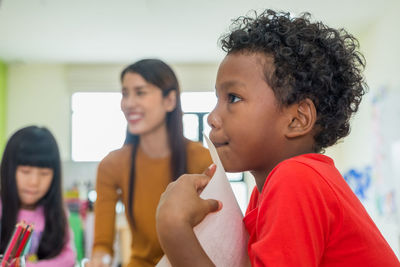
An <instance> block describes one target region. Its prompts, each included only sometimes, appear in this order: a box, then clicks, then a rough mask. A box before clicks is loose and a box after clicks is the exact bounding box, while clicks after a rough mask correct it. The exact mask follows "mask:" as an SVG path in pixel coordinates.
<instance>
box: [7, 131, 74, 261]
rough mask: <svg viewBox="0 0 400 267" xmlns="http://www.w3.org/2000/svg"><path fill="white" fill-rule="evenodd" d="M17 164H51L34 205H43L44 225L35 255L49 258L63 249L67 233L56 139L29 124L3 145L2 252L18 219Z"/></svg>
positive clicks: (36, 165)
mask: <svg viewBox="0 0 400 267" xmlns="http://www.w3.org/2000/svg"><path fill="white" fill-rule="evenodd" d="M19 165H28V166H34V167H43V168H51V169H52V170H53V173H54V176H53V180H52V182H51V185H50V188H49V190H48V192H47V193H46V195H45V196H44V197H43V198H42V199H40V200H39V202H38V203H37V205H41V206H43V209H44V217H45V227H44V231H43V234H42V237H41V239H40V243H39V248H38V252H37V256H38V258H39V259H50V258H53V257H55V256H57V255H58V254H59V253H60V252H61V250H62V249H63V247H64V245H65V242H66V240H67V239H66V236H67V219H66V215H65V210H64V205H63V199H62V187H61V161H60V153H59V150H58V146H57V142H56V140H55V138H54V136H53V135H52V134H51V132H50V131H49V130H47V129H46V128H40V127H36V126H29V127H26V128H22V129H20V130H18V131H17V132H15V133H14V134H13V135H12V136H11V137H10V139H9V140H8V143H7V145H6V148H5V150H4V153H3V158H2V162H1V167H0V168H1V169H0V175H1V176H0V178H1V189H0V194H1V203H2V216H1V238H0V242H1V243H0V252H1V253H4V251H5V249H6V246H7V244H8V241H9V240H10V238H11V235H12V233H13V231H14V227H15V224H16V223H17V215H18V210H19V209H20V207H21V203H20V200H19V198H18V189H17V183H16V170H17V167H18V166H19Z"/></svg>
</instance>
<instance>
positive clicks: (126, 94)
mask: <svg viewBox="0 0 400 267" xmlns="http://www.w3.org/2000/svg"><path fill="white" fill-rule="evenodd" d="M175 97H176V94H175V92H174V91H172V92H170V94H169V95H167V96H166V97H163V95H162V91H161V89H160V88H158V87H157V86H155V85H153V84H151V83H148V82H147V81H146V80H145V79H144V78H143V77H142V76H141V75H139V74H137V73H129V72H128V73H126V74H125V76H124V78H123V80H122V100H121V110H122V112H123V113H124V115H125V118H126V120H127V121H128V129H129V132H130V133H132V134H136V135H145V134H148V133H152V132H154V131H157V130H158V129H161V128H165V127H166V120H165V118H166V114H167V112H170V111H172V110H173V109H174V108H175V104H176V99H175Z"/></svg>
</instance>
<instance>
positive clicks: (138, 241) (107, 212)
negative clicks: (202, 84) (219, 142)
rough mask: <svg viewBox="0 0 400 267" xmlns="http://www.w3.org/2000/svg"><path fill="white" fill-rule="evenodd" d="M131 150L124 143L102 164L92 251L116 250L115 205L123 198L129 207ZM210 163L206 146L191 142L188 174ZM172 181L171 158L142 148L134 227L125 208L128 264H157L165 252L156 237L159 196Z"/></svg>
mask: <svg viewBox="0 0 400 267" xmlns="http://www.w3.org/2000/svg"><path fill="white" fill-rule="evenodd" d="M131 153H132V146H131V145H126V146H123V147H122V148H121V149H118V150H116V151H113V152H111V153H110V154H108V155H107V156H106V157H105V158H104V159H103V160H102V161H101V162H100V164H99V167H98V172H97V184H96V191H97V200H96V205H95V232H94V244H93V251H105V252H107V253H110V254H112V252H113V249H112V247H113V243H114V235H115V204H116V203H117V201H118V200H119V199H121V200H122V202H123V203H124V205H125V208H127V207H128V195H129V190H128V188H129V172H130V161H131ZM211 162H212V161H211V156H210V154H209V152H208V150H207V149H206V148H204V147H203V146H202V145H201V144H200V143H195V142H191V141H189V142H188V144H187V170H188V173H202V172H203V171H204V170H205V169H206V168H207V167H208V166H209V165H210V164H211ZM170 182H171V171H170V157H166V158H156V159H154V158H150V157H148V156H146V154H144V153H143V151H142V150H141V149H140V148H139V149H138V150H137V154H136V174H135V192H134V197H133V203H134V205H133V211H134V214H133V215H134V220H135V227H133V223H132V221H131V220H130V218H129V216H128V213H127V209H126V210H125V214H126V217H127V219H128V222H129V226H130V229H131V234H132V244H131V259H130V263H129V265H128V266H129V267H133V266H154V265H155V264H156V263H157V262H158V261H159V260H160V258H161V257H162V255H163V254H164V253H163V251H162V249H161V247H160V244H159V242H158V239H157V233H156V226H155V213H156V208H157V204H158V201H159V199H160V195H161V194H162V193H163V192H164V190H165V188H166V187H167V185H168V184H169V183H170Z"/></svg>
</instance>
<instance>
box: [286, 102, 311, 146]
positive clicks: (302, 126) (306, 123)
mask: <svg viewBox="0 0 400 267" xmlns="http://www.w3.org/2000/svg"><path fill="white" fill-rule="evenodd" d="M287 112H288V116H289V124H288V127H287V130H286V134H285V136H286V137H287V138H296V137H300V136H304V135H307V134H308V133H310V132H311V131H312V130H313V128H314V125H315V121H316V120H317V110H316V108H315V105H314V102H313V101H311V99H309V98H306V99H304V100H301V101H300V102H299V103H296V104H293V105H291V106H290V107H289V108H288V110H287Z"/></svg>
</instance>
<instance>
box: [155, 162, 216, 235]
mask: <svg viewBox="0 0 400 267" xmlns="http://www.w3.org/2000/svg"><path fill="white" fill-rule="evenodd" d="M215 170H216V166H215V165H214V164H212V165H211V166H210V167H209V168H208V169H207V170H206V171H205V172H204V173H203V174H185V175H182V176H181V177H179V178H178V179H177V180H176V181H175V182H172V183H170V184H169V185H168V187H167V189H166V190H165V192H164V193H163V194H162V195H161V198H160V202H159V203H158V207H157V213H156V219H157V221H158V222H159V223H164V222H166V223H168V222H171V223H173V224H175V225H176V223H188V224H189V225H190V226H191V227H194V226H196V225H197V224H198V223H200V222H201V221H202V220H203V219H204V217H205V216H206V215H207V214H208V213H210V212H214V211H218V210H219V209H220V208H221V206H222V204H221V203H220V202H218V201H217V200H214V199H206V200H204V199H202V198H200V196H199V195H200V193H201V192H202V191H203V189H204V187H205V186H206V185H207V184H208V182H209V181H210V179H211V177H212V175H213V174H214V173H215Z"/></svg>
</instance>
